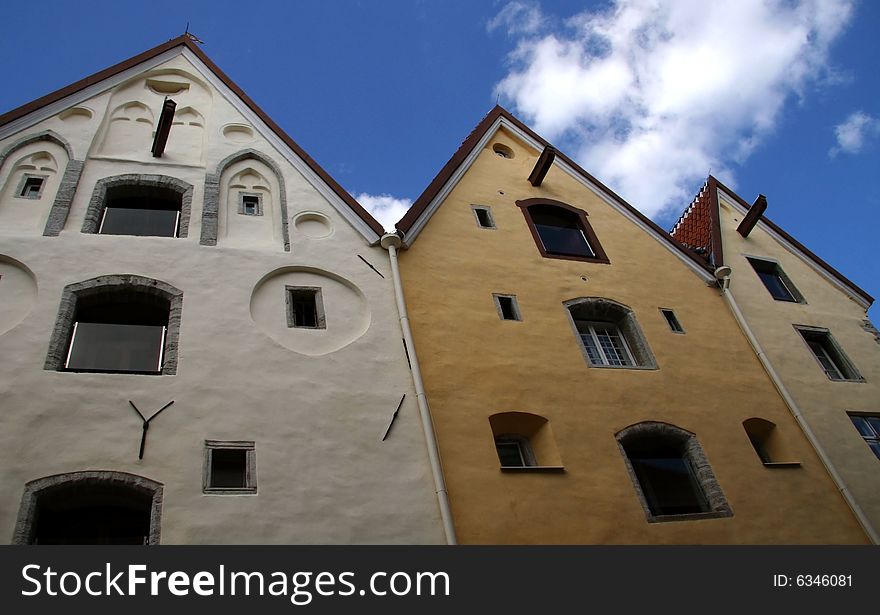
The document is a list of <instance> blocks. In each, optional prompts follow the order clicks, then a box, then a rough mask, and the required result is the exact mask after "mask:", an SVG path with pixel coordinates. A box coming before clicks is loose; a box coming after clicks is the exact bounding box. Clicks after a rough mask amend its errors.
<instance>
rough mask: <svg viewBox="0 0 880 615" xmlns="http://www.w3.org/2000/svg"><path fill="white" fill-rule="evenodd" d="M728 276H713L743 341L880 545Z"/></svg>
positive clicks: (725, 271) (723, 271) (724, 272)
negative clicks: (750, 324)
mask: <svg viewBox="0 0 880 615" xmlns="http://www.w3.org/2000/svg"><path fill="white" fill-rule="evenodd" d="M730 274H731V270H730V268H729V267H719V268H718V269H717V270H716V277H717V278H718V281H719V283H720V286H721V295H722V296H723V297H724V299H725V300H726V301H727V305H728V306H729V307H730V311H731V312H733V316H734V318H736V322H737V323H738V324H739V327H740V329H742V332H743V334H745V336H746V339H748V340H749V344H751V346H752V348H753V349H754V351H755V354H756V355H757V356H758V360H759V361H760V362H761V365H762V366H763V367H764V370H765V371H766V372H767V375H768V376H770V380H771V381H772V382H773V385H774V386H775V387H776V390H777V391H779V394H780V395H781V396H782V399H783V400H785V403H786V405H787V406H788V408H789V410H791V413H792V415H794V418H795V420H796V421H797V422H798V425H800V427H801V429H802V430H803V432H804V435H805V436H807V440H809V441H810V444H812V445H813V448H814V449H815V450H816V454H817V455H819V459H820V460H821V461H822V463H823V465H824V466H825V469H826V470H827V471H828V474H829V475H830V476H831V479H832V480H833V481H834V484H835V485H836V486H837V489H838V490H839V491H840V494H841V495H842V496H843V499H844V500H846V503H847V504H849V507H850V508H851V509H852V511H853V514H854V515H855V516H856V519H858V521H859V524H860V525H861V526H862V529H863V530H864V531H865V533H866V534H867V535H868V538H869V539H870V541H871V542H872V543H873V544H875V545H876V544H880V535H878V534H877V530H876V529H874V526H873V525H872V524H871V521H870V520H869V519H868V517H867V515H865V511H863V510H862V508H861V506H859V504H858V502H856V500H855V498H854V497H853V495H852V493H850V491H849V488H848V487H847V486H846V483H844V481H843V477H841V476H840V474H839V473H838V472H837V469H836V468H835V467H834V464H833V463H831V460H830V459H829V458H828V454H827V453H826V452H825V449H824V448H823V447H822V445H821V444H820V443H819V440H818V439H817V438H816V434H815V433H813V430H812V429H810V426H809V425H808V424H807V422H806V420H804V416H803V414H802V413H801V410H800V408H799V407H798V405H797V402H795V400H794V398H793V397H792V396H791V393H790V392H789V391H788V388H787V387H786V386H785V384H784V383H783V382H782V379H781V378H780V377H779V374H777V373H776V370H775V369H774V368H773V364H772V363H771V362H770V359H769V358H768V357H767V355H766V354H765V353H764V349H763V348H762V347H761V344H760V342H758V338H757V337H755V334H754V333H753V332H752V329H751V327H749V323H748V321H747V320H746V317H745V316H744V315H743V313H742V311H741V310H740V309H739V305H737V303H736V299H734V297H733V294H732V293H731V292H730V288H729V287H730Z"/></svg>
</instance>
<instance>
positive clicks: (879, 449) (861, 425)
mask: <svg viewBox="0 0 880 615" xmlns="http://www.w3.org/2000/svg"><path fill="white" fill-rule="evenodd" d="M849 419H850V420H851V421H852V423H853V425H854V426H855V428H856V429H857V430H858V432H859V435H860V436H862V438H864V439H865V442H866V443H867V445H868V447H869V448H870V449H871V450H872V451H873V452H874V454H875V455H877V459H880V415H876V414H875V415H870V414H850V415H849Z"/></svg>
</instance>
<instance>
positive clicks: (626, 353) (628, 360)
mask: <svg viewBox="0 0 880 615" xmlns="http://www.w3.org/2000/svg"><path fill="white" fill-rule="evenodd" d="M574 324H575V327H576V328H577V330H578V334H579V337H580V340H581V345H582V346H583V348H584V352H586V353H587V358H588V359H589V360H590V363H591V364H592V365H593V366H595V367H637V363H636V360H635V357H633V353H632V350H630V347H629V344H628V343H627V341H626V335H624V333H623V331H622V330H621V329H620V327H619V326H617V325H616V324H615V323H612V322H602V321H598V320H579V319H575V321H574ZM582 327H586V328H587V329H588V331H586V332H585V331H583V329H582ZM597 327H601V328H604V329H609V330H610V329H613V330H614V332H615V333H616V337H617V338H618V339H619V340H620V343H621V348H620V350H622V351H623V352H622V353H620V352H617V348H615V352H616V353H617V354H618V355H621V354H622V355H623V356H622V359H623V361H624V362H622V363H620V364H617V363H612V362H611V361H610V360H609V357H608V352H607V351H606V348H605V347H604V346H603V344H602V342H601V340H600V337H599V333H598V332H597V331H596V328H597ZM585 336H588V337H589V338H590V339H591V340H592V343H593V345H592V348H593V349H594V350H595V351H596V352H597V353H598V355H599V359H600V360H601V363H595V362H593V358H592V355H591V353H590V349H589V348H587V344H585V343H584V337H585ZM612 346H613V343H612Z"/></svg>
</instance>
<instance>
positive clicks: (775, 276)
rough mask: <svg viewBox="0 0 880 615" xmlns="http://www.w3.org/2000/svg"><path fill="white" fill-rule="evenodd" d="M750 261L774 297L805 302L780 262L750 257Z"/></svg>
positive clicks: (780, 299)
mask: <svg viewBox="0 0 880 615" xmlns="http://www.w3.org/2000/svg"><path fill="white" fill-rule="evenodd" d="M748 261H749V263H750V264H751V265H752V268H753V269H754V270H755V273H757V274H758V277H759V278H761V282H763V283H764V286H766V287H767V290H768V291H769V292H770V295H772V297H773V298H774V299H776V300H777V301H791V302H793V303H805V301H804V298H803V296H802V295H801V294H800V293H799V292H798V290H797V289H796V288H795V287H794V284H792V282H791V280H789V279H788V276H787V275H785V272H784V271H783V270H782V268H781V267H780V266H779V264H778V263H774V262H773V261H765V260H761V259H758V258H749V259H748Z"/></svg>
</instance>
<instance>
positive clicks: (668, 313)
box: [660, 308, 684, 333]
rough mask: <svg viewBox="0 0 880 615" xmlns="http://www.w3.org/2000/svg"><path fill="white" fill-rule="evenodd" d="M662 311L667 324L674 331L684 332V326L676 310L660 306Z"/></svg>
mask: <svg viewBox="0 0 880 615" xmlns="http://www.w3.org/2000/svg"><path fill="white" fill-rule="evenodd" d="M660 313H661V314H663V318H665V319H666V324H667V325H669V328H670V329H671V330H672V332H673V333H684V328H683V327H682V326H681V323H680V322H678V317H677V316H676V315H675V312H673V311H672V310H670V309H668V308H660Z"/></svg>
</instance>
